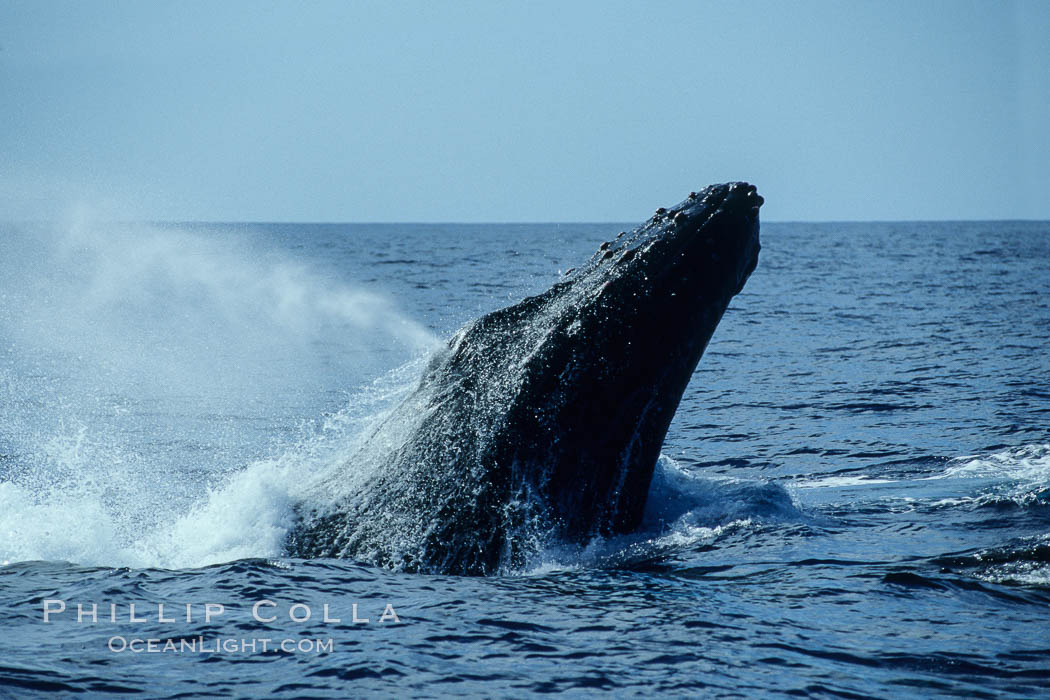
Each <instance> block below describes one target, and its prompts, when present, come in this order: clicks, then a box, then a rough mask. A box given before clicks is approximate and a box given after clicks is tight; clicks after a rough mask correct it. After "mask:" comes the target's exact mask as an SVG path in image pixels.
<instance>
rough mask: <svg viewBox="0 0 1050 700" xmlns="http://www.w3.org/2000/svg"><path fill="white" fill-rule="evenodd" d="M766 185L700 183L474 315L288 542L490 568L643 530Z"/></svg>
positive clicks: (396, 562) (400, 563)
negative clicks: (570, 266) (580, 259)
mask: <svg viewBox="0 0 1050 700" xmlns="http://www.w3.org/2000/svg"><path fill="white" fill-rule="evenodd" d="M762 203H763V199H762V197H761V196H760V195H759V194H758V192H757V191H756V189H755V187H754V186H753V185H749V184H748V183H745V182H734V183H728V184H720V185H711V186H709V187H707V188H705V189H703V190H702V191H700V192H692V193H690V195H689V197H688V198H687V199H685V200H684V201H682V202H681V203H679V204H677V205H675V206H673V207H670V208H660V209H657V210H656V214H655V215H654V216H653V217H652V218H650V219H649V220H647V221H645V222H644V223H643V224H641V225H640V226H638V227H637V228H636V229H634V230H633V231H631V232H630V233H627V232H621V234H620V235H619V236H618V237H617V238H616V239H615V240H613V241H609V242H606V243H603V244H602V245H601V246H600V247H599V249H598V251H597V253H595V254H594V256H593V257H592V258H591V259H590V260H589V261H588V262H587V263H586V264H584V265H581V266H580V267H579V268H578V269H575V270H571V271H569V273H567V274H566V275H565V277H564V278H563V279H562V280H560V281H558V282H557V283H555V284H554V286H553V287H551V288H550V289H549V290H547V291H546V292H544V293H542V294H539V295H536V296H532V297H528V298H526V299H524V300H522V301H520V302H518V303H517V304H514V305H513V306H509V307H507V308H504V309H500V310H497V311H494V312H492V313H489V314H487V315H484V316H482V317H481V318H479V319H477V320H475V321H473V322H471V323H469V324H467V325H466V326H465V327H464V328H462V329H461V330H459V331H458V332H457V333H456V334H455V335H454V336H453V337H452V338H451V339H450V340H449V341H448V343H447V345H446V346H444V347H443V348H442V349H441V350H439V351H438V352H437V353H436V354H435V355H434V356H433V358H432V359H431V360H430V361H429V364H428V365H427V367H426V369H425V371H424V372H423V376H422V378H421V380H420V381H419V384H418V387H417V388H416V389H415V390H414V391H413V392H412V393H411V394H410V395H409V396H407V398H405V399H404V400H403V401H402V402H401V403H400V404H399V405H398V406H396V407H395V408H394V409H392V410H391V411H389V412H388V413H387V414H386V416H385V417H384V418H383V419H382V420H381V421H379V425H378V426H377V427H375V429H374V433H373V434H372V435H371V437H370V438H369V442H368V443H367V444H368V447H367V449H366V450H362V455H361V460H360V463H358V462H357V461H355V460H354V459H351V460H350V461H349V462H348V463H347V464H346V465H345V466H344V467H343V468H342V470H339V471H338V473H337V474H335V475H332V476H329V477H328V481H327V483H326V484H324V485H323V486H322V487H320V488H319V491H320V492H323V493H326V494H338V495H335V496H331V495H330V496H329V499H328V500H329V503H327V504H326V505H323V506H322V505H316V504H314V505H313V506H311V507H306V506H305V505H304V506H301V507H300V509H299V520H298V522H297V524H296V525H295V527H293V528H292V530H291V532H290V534H289V536H288V539H287V551H288V553H289V554H290V555H291V556H298V557H350V558H354V559H357V560H360V561H363V562H366V563H370V564H374V565H378V566H383V567H387V568H391V569H396V570H403V571H414V572H429V573H447V574H459V575H487V574H493V573H500V572H507V571H514V570H518V569H520V568H521V567H523V566H525V565H527V564H528V563H529V561H530V557H532V556H535V555H536V554H537V553H538V552H540V551H542V549H543V548H544V547H546V546H548V545H549V544H551V543H555V542H559V543H569V544H576V545H580V546H582V545H585V544H586V543H587V542H588V541H590V540H591V539H592V538H594V537H595V536H599V535H603V536H607V535H612V534H621V533H628V532H631V531H632V530H634V529H635V528H636V527H637V526H638V524H639V522H640V521H641V518H642V512H643V509H644V507H645V501H646V496H647V494H648V490H649V483H650V481H651V479H652V475H653V470H654V468H655V465H656V461H657V459H658V457H659V455H660V450H661V447H662V444H663V440H664V436H665V434H666V433H667V429H668V426H669V425H670V423H671V419H672V417H673V416H674V413H675V410H676V409H677V407H678V403H679V401H680V400H681V398H682V394H683V392H684V391H685V388H686V385H687V384H688V383H689V379H690V377H691V375H692V374H693V371H694V369H695V367H696V365H697V362H698V361H699V360H700V356H701V355H702V354H703V352H704V349H705V348H706V347H707V343H708V341H709V340H710V338H711V335H712V333H713V332H714V330H715V327H716V326H717V325H718V322H719V321H720V320H721V318H722V315H723V313H724V312H725V310H726V307H727V306H728V305H729V302H730V300H731V299H732V297H733V296H734V295H736V294H737V293H738V292H740V290H741V289H742V288H743V286H744V283H745V282H746V281H747V279H748V277H749V275H750V274H751V272H752V271H753V270H754V269H755V265H756V263H757V262H758V252H759V236H758V232H759V217H758V212H759V207H760V206H761V205H762ZM343 481H348V482H353V484H354V486H353V488H351V489H350V491H349V492H348V493H347V492H345V491H346V489H345V488H342V491H343V492H342V493H340V491H341V486H343V484H341V483H340V482H343Z"/></svg>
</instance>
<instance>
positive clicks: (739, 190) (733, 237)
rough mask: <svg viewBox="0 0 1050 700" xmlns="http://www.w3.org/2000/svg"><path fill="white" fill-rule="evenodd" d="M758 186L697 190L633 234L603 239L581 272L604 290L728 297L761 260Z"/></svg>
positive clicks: (680, 297)
mask: <svg viewBox="0 0 1050 700" xmlns="http://www.w3.org/2000/svg"><path fill="white" fill-rule="evenodd" d="M764 201H765V200H764V199H763V198H762V196H761V195H759V194H758V191H757V189H756V188H755V186H754V185H751V184H749V183H746V182H733V183H726V184H722V185H711V186H709V187H706V188H704V189H703V190H701V191H699V192H691V193H690V194H689V196H688V197H687V198H686V199H685V200H683V201H682V202H680V203H679V204H677V205H675V206H673V207H671V208H669V209H667V208H663V207H661V208H659V209H657V210H656V213H655V214H654V215H653V216H652V217H651V218H650V219H648V220H647V221H646V222H645V223H643V224H642V225H641V226H639V227H638V228H636V229H634V230H633V231H632V232H630V233H629V234H628V233H624V232H621V233H620V234H619V235H618V236H617V237H616V239H615V240H613V241H608V242H606V243H603V244H602V245H601V246H600V247H599V248H598V252H597V253H596V254H595V256H594V257H593V258H592V264H591V265H590V266H588V267H586V268H583V269H581V270H580V271H579V272H578V273H577V276H578V277H591V278H592V279H594V280H595V281H596V282H600V284H601V286H602V287H603V288H608V287H609V286H610V285H616V284H617V283H618V282H619V283H621V284H623V285H624V286H627V285H630V286H631V287H633V288H634V289H638V288H642V289H644V290H645V292H646V294H647V296H655V297H668V298H675V297H677V300H678V301H683V300H685V299H692V300H693V301H695V302H697V303H700V304H702V303H704V302H705V301H715V297H721V296H724V297H725V301H726V302H728V299H729V298H730V297H732V296H733V295H735V294H737V293H739V292H740V291H741V289H742V288H743V286H744V283H745V282H746V281H747V278H748V276H749V275H750V274H751V272H753V271H754V269H755V265H756V264H757V261H758V252H759V249H760V247H761V246H760V244H759V237H758V231H759V209H760V207H761V206H762V204H763V203H764Z"/></svg>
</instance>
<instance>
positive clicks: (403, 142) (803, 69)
mask: <svg viewBox="0 0 1050 700" xmlns="http://www.w3.org/2000/svg"><path fill="white" fill-rule="evenodd" d="M729 180H747V181H749V182H752V183H755V184H756V185H757V186H758V188H759V191H760V192H761V193H762V194H763V195H764V196H765V198H766V202H767V203H766V206H765V207H764V208H763V219H764V220H766V221H769V220H774V221H829V220H831V221H838V220H861V221H864V220H910V219H1050V2H1044V1H1042V0H1036V1H1031V2H1029V1H1025V0H1018V1H1017V2H1008V1H1003V2H991V1H989V2H983V1H982V2H971V1H966V0H951V1H949V2H939V1H938V2H935V1H932V0H929V1H918V2H916V1H914V0H910V1H908V2H893V1H890V2H862V1H860V0H850V1H847V0H841V1H839V2H816V1H802V2H790V3H788V2H763V1H761V0H751V1H750V2H747V3H730V2H701V1H698V0H694V1H693V2H660V1H652V2H616V1H612V0H603V1H601V2H582V1H580V2H572V1H571V0H568V1H567V0H562V1H560V2H526V1H524V0H523V1H521V2H514V3H511V2H498V1H493V0H488V1H485V2H465V1H451V0H450V1H449V2H398V1H384V2H352V1H346V2H308V3H307V2H284V3H268V2H255V1H253V2H241V1H231V0H224V1H223V2H187V1H180V2H149V1H143V0H140V1H135V2H116V1H107V2H47V1H43V0H32V1H30V2H16V1H12V0H0V219H6V220H11V219H18V220H21V219H54V218H59V217H64V216H66V215H67V214H68V212H69V211H72V210H76V209H78V208H79V209H83V208H87V209H89V210H92V211H102V212H109V213H112V214H113V215H114V216H119V217H120V218H146V219H152V220H175V221H190V220H206V221H377V222H378V221H396V222H411V221H442V222H472V221H480V222H494V221H534V222H549V221H566V222H568V221H624V222H630V221H636V220H641V219H643V218H645V217H646V216H648V215H649V214H651V212H652V211H653V210H654V209H655V208H656V207H658V206H667V205H670V204H674V203H675V202H678V201H679V200H681V199H682V198H683V197H684V196H685V195H686V194H688V192H689V191H690V190H695V189H698V188H700V187H702V186H703V185H705V184H708V183H711V182H723V181H729Z"/></svg>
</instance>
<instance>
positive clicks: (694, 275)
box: [531, 182, 763, 540]
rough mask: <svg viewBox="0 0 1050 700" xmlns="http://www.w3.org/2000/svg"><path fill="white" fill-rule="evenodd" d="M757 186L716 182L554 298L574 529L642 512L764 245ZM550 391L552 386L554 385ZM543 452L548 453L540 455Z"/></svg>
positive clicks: (597, 260)
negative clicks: (684, 402)
mask: <svg viewBox="0 0 1050 700" xmlns="http://www.w3.org/2000/svg"><path fill="white" fill-rule="evenodd" d="M762 203H763V199H762V197H761V196H760V195H759V194H758V193H757V191H756V188H755V187H754V186H752V185H749V184H747V183H744V182H735V183H729V184H721V185H712V186H710V187H707V188H705V189H703V190H702V191H700V192H695V193H691V194H690V195H689V197H688V198H687V199H685V200H684V201H682V202H681V203H679V204H677V205H675V206H673V207H670V208H666V209H665V208H661V209H658V210H657V211H656V214H655V215H654V216H653V217H652V218H650V219H649V220H648V221H646V222H645V223H643V224H642V225H641V226H639V227H638V228H636V229H635V230H634V231H631V232H629V233H627V232H625V233H622V234H621V235H620V236H619V237H618V238H617V239H616V240H614V241H610V242H608V243H604V244H602V246H601V247H600V248H599V249H598V251H597V253H596V254H595V255H594V256H593V257H592V259H591V261H590V262H589V263H588V264H587V265H585V266H583V267H581V268H580V270H579V271H578V272H575V273H573V274H572V275H570V277H569V279H567V280H566V282H565V285H564V288H561V289H559V287H558V286H556V287H555V288H554V289H553V290H551V292H549V293H548V294H550V295H551V298H550V299H549V301H548V302H547V304H548V305H549V307H550V308H551V309H552V310H554V313H553V315H552V318H554V319H557V322H556V323H555V324H553V325H552V327H550V329H549V334H548V337H547V339H546V343H547V345H548V346H549V347H548V348H547V352H541V353H537V354H538V355H540V356H541V357H542V358H543V359H541V360H540V361H539V362H538V363H537V364H543V363H548V367H547V368H546V371H540V370H541V367H537V368H536V369H537V371H536V373H535V374H536V376H543V377H545V381H542V382H537V384H536V391H535V392H534V393H532V397H533V399H534V400H535V401H536V403H537V404H542V403H544V401H546V409H545V411H544V417H545V422H546V425H537V426H535V428H536V433H537V434H541V435H542V434H544V433H545V432H546V433H547V434H553V435H556V436H557V439H556V441H552V444H550V445H542V446H539V450H540V452H542V451H543V450H546V449H549V450H550V451H551V452H552V453H554V454H555V455H556V458H554V459H552V460H551V463H550V469H549V472H548V476H549V480H548V481H547V482H546V484H547V485H546V488H547V491H548V498H549V501H550V504H551V508H552V511H553V512H554V518H555V519H556V521H557V522H558V523H559V524H560V526H561V528H562V530H563V532H564V534H566V535H567V536H568V537H569V538H570V539H577V540H583V539H586V538H587V537H590V536H591V535H593V534H608V533H611V532H629V531H631V530H633V529H634V528H635V527H637V525H638V523H639V522H640V520H641V516H642V511H643V509H644V505H645V499H646V496H647V494H648V489H649V482H650V480H651V479H652V474H653V469H654V467H655V464H656V460H657V459H658V457H659V454H660V449H661V447H662V444H663V439H664V436H665V435H666V432H667V429H668V426H669V425H670V422H671V419H672V418H673V416H674V413H675V410H676V409H677V407H678V404H679V402H680V400H681V397H682V394H683V392H684V391H685V388H686V386H687V385H688V383H689V379H690V377H691V376H692V374H693V371H694V369H695V367H696V365H697V363H698V361H699V360H700V357H701V355H702V354H703V352H704V349H705V348H706V347H707V344H708V341H709V340H710V339H711V335H712V334H713V333H714V330H715V327H716V326H717V325H718V322H719V320H720V319H721V318H722V315H723V313H724V312H725V310H726V308H727V306H728V305H729V302H730V300H731V299H732V297H733V296H734V295H736V294H737V293H739V292H740V290H741V289H742V288H743V286H744V283H745V282H746V281H747V279H748V276H749V275H750V274H751V272H752V271H753V270H754V269H755V266H756V264H757V262H758V253H759V248H760V245H759V208H760V207H761V205H762ZM544 395H545V396H544ZM531 457H532V458H533V459H536V460H542V459H543V457H542V454H539V453H537V454H533V455H531Z"/></svg>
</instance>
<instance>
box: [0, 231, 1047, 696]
mask: <svg viewBox="0 0 1050 700" xmlns="http://www.w3.org/2000/svg"><path fill="white" fill-rule="evenodd" d="M622 228H624V227H623V226H618V225H599V224H594V225H580V224H573V225H564V224H563V225H557V224H550V225H453V224H440V225H437V224H435V225H429V224H427V225H424V224H412V225H394V224H388V225H342V224H339V225H335V224H333V225H327V224H325V225H320V224H318V225H284V224H281V225H278V224H235V225H234V224H187V225H144V224H120V225H115V224H101V223H97V222H92V221H90V220H75V221H67V222H64V223H62V224H47V225H43V224H40V225H26V224H22V225H5V226H3V227H0V563H2V566H0V611H2V614H3V617H4V623H5V625H4V627H5V632H4V634H3V635H0V696H3V697H7V696H10V697H31V696H41V697H50V696H52V695H55V694H57V693H63V692H68V693H88V694H93V695H99V696H106V695H114V696H116V695H121V696H127V695H135V694H138V695H142V696H145V697H245V698H254V697H288V698H292V697H348V696H367V695H380V696H388V695H393V694H396V695H399V696H400V695H409V696H419V697H438V696H446V695H477V696H504V695H507V696H515V697H517V696H524V695H530V694H533V693H549V692H558V691H570V692H573V693H575V694H580V695H588V694H592V693H594V694H598V693H602V692H610V693H612V694H613V695H615V696H622V695H653V694H658V693H659V694H670V695H683V696H697V695H701V696H704V695H712V696H740V697H781V696H783V695H796V696H803V697H869V696H887V695H890V694H897V695H905V696H924V697H925V696H935V695H951V696H958V695H966V696H972V697H1025V698H1030V697H1036V696H1040V695H1043V694H1045V689H1046V687H1047V684H1048V683H1050V625H1048V624H1047V622H1046V611H1047V606H1048V605H1050V431H1048V427H1047V426H1048V425H1050V359H1048V355H1047V350H1046V348H1048V347H1050V223H1046V222H940V223H875V224H862V223H850V224H836V223H821V224H809V223H797V224H795V223H784V224H776V223H774V224H765V225H764V226H763V229H762V243H763V250H762V254H761V258H760V261H759V266H758V268H757V270H756V271H755V273H754V274H753V275H752V277H751V279H750V281H749V282H748V284H747V286H746V287H745V288H744V290H743V292H742V293H741V294H740V295H739V296H738V297H736V299H735V300H734V302H733V304H732V305H731V307H730V309H729V311H728V312H727V313H726V315H725V317H724V319H723V321H722V324H721V325H720V326H719V328H718V330H717V332H716V333H715V336H714V338H713V340H712V342H711V345H710V346H709V348H708V351H707V353H706V354H705V356H704V358H703V359H702V360H701V362H700V365H699V367H698V369H697V372H696V374H695V375H694V377H693V380H692V382H691V384H690V386H689V388H688V389H687V391H686V394H685V396H684V398H683V401H682V404H681V406H680V408H679V410H678V413H677V416H676V418H675V421H674V423H673V425H672V427H671V430H670V433H669V435H668V437H667V440H666V444H665V447H664V457H663V458H662V459H661V462H660V464H659V466H658V469H657V474H656V477H655V478H654V483H653V487H652V489H651V491H650V496H649V506H648V511H647V518H646V523H645V525H644V526H643V529H642V531H641V532H639V533H638V534H636V535H634V536H629V537H622V538H616V539H613V540H606V541H596V542H594V543H592V545H591V546H589V547H588V548H587V549H585V550H584V551H575V550H574V551H567V550H566V551H562V550H559V549H558V548H557V547H552V548H551V551H549V552H548V553H547V554H546V555H545V557H544V558H543V561H542V562H539V563H538V564H537V565H536V566H534V567H532V568H530V569H529V570H526V571H522V572H520V573H519V574H517V575H512V576H500V577H490V578H457V577H450V576H424V575H414V574H412V575H410V574H404V573H397V572H389V571H383V570H377V569H373V568H369V567H365V566H361V565H358V564H355V563H354V562H349V561H335V560H315V561H304V560H297V559H291V558H288V557H285V556H284V555H283V552H282V550H281V542H282V540H283V537H284V534H285V533H286V531H287V528H288V527H289V526H290V525H291V523H292V506H293V505H294V503H295V502H296V500H297V497H298V496H300V488H301V486H302V484H303V483H304V482H305V481H306V480H307V479H308V478H309V477H311V476H313V475H316V474H318V473H325V472H329V471H330V470H333V469H345V468H348V467H346V466H345V462H346V460H347V457H348V456H349V455H352V454H353V452H354V449H355V447H356V446H357V445H359V444H360V442H361V440H363V439H364V437H363V436H365V435H367V431H368V426H369V425H370V424H371V423H370V421H371V420H373V419H374V417H375V416H376V415H377V414H380V413H381V412H382V411H383V409H384V407H386V406H389V405H390V403H391V402H392V401H396V400H397V398H398V397H399V396H401V395H403V392H404V391H405V390H406V387H410V386H411V385H412V380H413V379H414V377H415V376H416V373H417V372H418V369H419V366H420V363H421V362H422V359H421V358H425V356H426V354H427V352H428V351H430V350H431V349H432V348H433V347H435V345H436V344H437V343H439V342H440V341H441V339H442V338H445V337H447V336H448V335H449V334H450V333H451V332H452V331H454V330H455V329H456V328H457V327H458V326H460V325H461V324H463V323H464V322H466V321H468V320H470V319H472V318H474V317H476V316H478V315H479V314H481V313H484V312H485V311H489V310H492V309H495V308H498V307H500V306H504V305H506V304H509V303H512V302H515V301H517V300H518V299H520V298H521V297H522V296H524V295H527V294H530V293H534V292H538V291H541V290H543V289H545V288H547V287H548V286H549V285H550V284H551V283H552V282H554V281H555V280H556V279H557V278H558V277H559V275H560V274H561V272H562V271H564V270H566V269H568V268H570V267H573V266H575V265H577V264H579V263H580V262H582V261H583V260H585V259H586V258H587V257H589V256H590V255H591V254H592V253H593V252H594V250H595V249H596V247H597V246H598V245H599V243H601V242H602V241H603V240H606V239H609V238H611V237H613V236H615V235H616V233H618V232H619V231H620V230H621V229H622ZM78 604H79V605H80V606H81V609H80V619H79V620H78V615H77V605H78ZM132 605H134V606H135V609H134V611H133V610H132V609H131V606H132ZM161 605H163V606H164V608H163V609H160V607H159V606H161ZM92 606H94V607H92ZM187 606H188V608H187ZM218 606H221V608H222V609H221V612H219V607H218ZM326 606H327V610H326ZM355 606H356V607H355ZM253 607H254V608H255V610H254V614H253ZM45 609H46V610H47V611H48V612H47V614H46V615H45ZM92 613H93V614H92ZM307 614H309V619H305V617H306V615H307ZM187 617H188V618H189V619H187ZM45 618H46V619H45ZM257 618H258V619H257ZM326 618H327V619H326ZM355 618H356V619H357V620H359V621H355ZM381 618H385V619H383V620H382V621H380V620H381ZM336 619H338V621H336ZM364 619H367V620H368V621H367V622H364V621H363V620H364ZM150 640H153V641H150Z"/></svg>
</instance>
